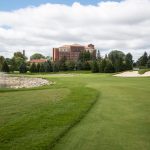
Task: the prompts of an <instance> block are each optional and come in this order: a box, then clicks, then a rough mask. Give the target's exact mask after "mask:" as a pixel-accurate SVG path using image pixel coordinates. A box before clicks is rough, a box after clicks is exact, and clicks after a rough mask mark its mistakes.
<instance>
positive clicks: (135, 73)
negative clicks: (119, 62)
mask: <svg viewBox="0 0 150 150" xmlns="http://www.w3.org/2000/svg"><path fill="white" fill-rule="evenodd" d="M114 76H115V77H150V71H148V72H145V73H144V74H139V73H138V71H126V72H122V73H119V74H116V75H114Z"/></svg>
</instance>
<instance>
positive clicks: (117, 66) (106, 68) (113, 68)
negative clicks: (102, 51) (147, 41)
mask: <svg viewBox="0 0 150 150" xmlns="http://www.w3.org/2000/svg"><path fill="white" fill-rule="evenodd" d="M97 56H98V57H97V59H96V60H94V61H93V62H92V68H91V70H92V72H93V73H96V72H101V73H113V72H120V71H125V70H132V69H133V58H132V55H131V54H130V53H128V54H127V55H125V54H124V53H123V52H121V51H117V50H115V51H112V52H110V53H109V54H108V56H107V55H106V56H105V58H102V57H101V56H100V55H97Z"/></svg>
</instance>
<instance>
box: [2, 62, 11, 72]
mask: <svg viewBox="0 0 150 150" xmlns="http://www.w3.org/2000/svg"><path fill="white" fill-rule="evenodd" d="M2 72H9V66H8V64H7V62H6V61H4V62H3V65H2Z"/></svg>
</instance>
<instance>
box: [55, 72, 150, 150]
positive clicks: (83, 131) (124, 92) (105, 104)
mask: <svg viewBox="0 0 150 150" xmlns="http://www.w3.org/2000/svg"><path fill="white" fill-rule="evenodd" d="M84 81H85V82H86V83H87V86H88V87H92V88H95V89H97V90H99V93H100V97H99V100H98V101H97V103H96V104H95V105H94V106H93V108H92V110H91V111H90V112H89V113H88V114H87V115H86V117H85V118H84V119H83V120H82V121H81V122H80V123H79V124H78V125H77V126H75V127H74V128H72V129H71V130H70V132H68V133H67V134H66V136H65V137H64V138H62V139H61V141H60V142H59V143H58V144H57V145H56V146H55V148H54V150H149V149H150V116H149V115H150V78H118V77H111V76H104V75H91V76H88V77H87V78H84Z"/></svg>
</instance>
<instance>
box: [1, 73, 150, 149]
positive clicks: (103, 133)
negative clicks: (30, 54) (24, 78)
mask: <svg viewBox="0 0 150 150" xmlns="http://www.w3.org/2000/svg"><path fill="white" fill-rule="evenodd" d="M31 76H32V75H31ZM37 76H39V77H43V78H47V79H49V80H52V81H55V82H56V85H53V86H49V87H42V88H38V89H36V90H34V89H31V90H26V91H23V90H22V91H14V92H11V91H9V92H7V90H3V91H2V92H1V93H0V122H1V123H0V149H2V150H3V149H14V150H15V149H18V150H19V149H21V150H22V149H31V150H32V149H35V150H37V149H40V150H41V149H43V150H45V149H54V150H149V149H150V142H149V141H150V119H149V114H150V78H119V77H112V75H106V74H90V73H89V74H79V75H78V74H77V75H76V76H72V77H62V76H61V77H59V76H57V77H55V76H50V75H34V77H37ZM93 104H94V105H93ZM1 108H2V109H1Z"/></svg>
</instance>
